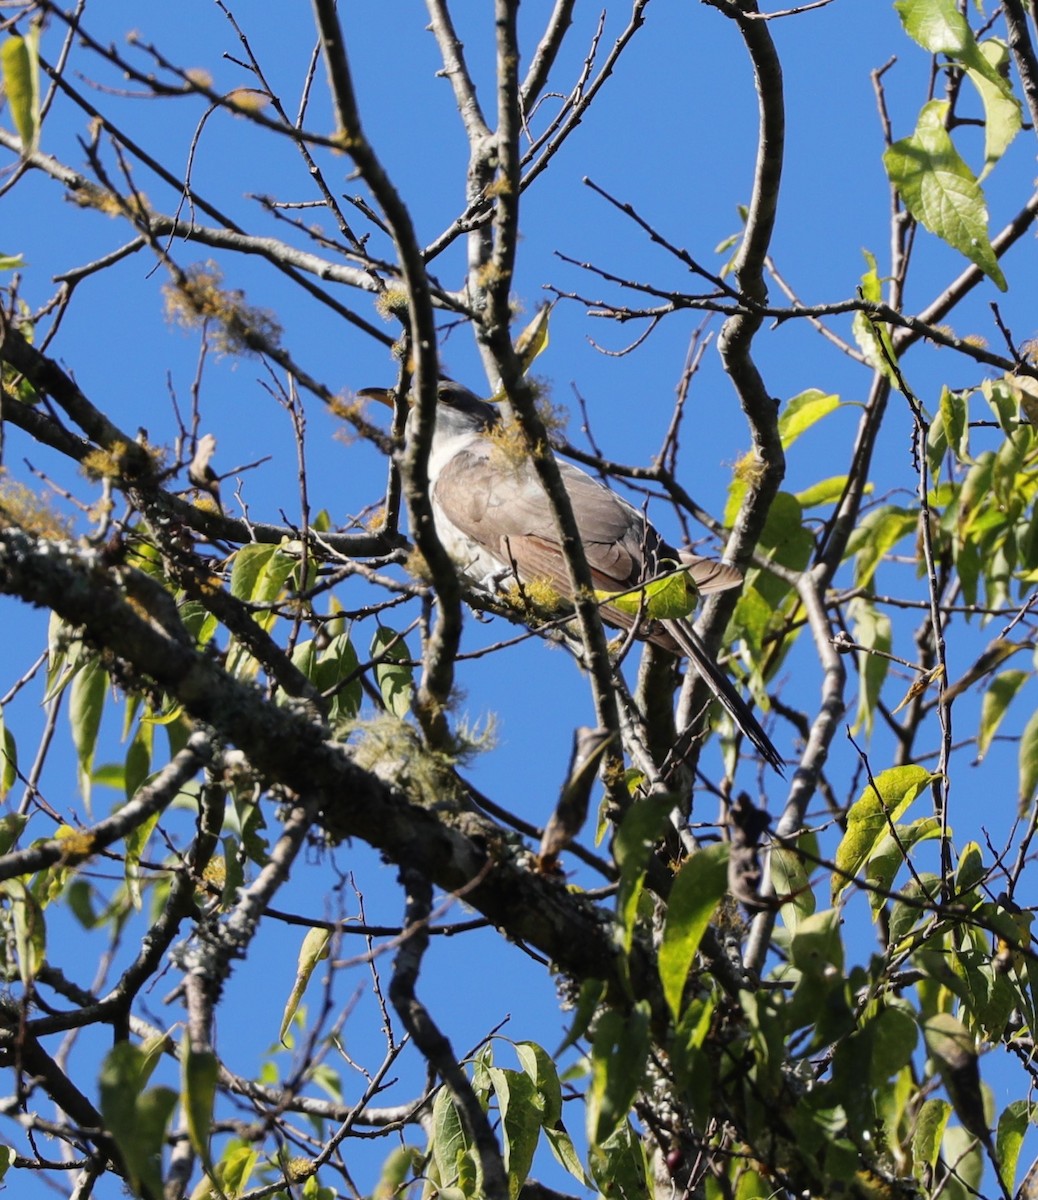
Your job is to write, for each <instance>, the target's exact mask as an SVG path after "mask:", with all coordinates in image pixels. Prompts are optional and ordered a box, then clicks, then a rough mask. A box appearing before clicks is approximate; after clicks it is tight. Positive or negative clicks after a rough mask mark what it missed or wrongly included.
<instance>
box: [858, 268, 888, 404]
mask: <svg viewBox="0 0 1038 1200" xmlns="http://www.w3.org/2000/svg"><path fill="white" fill-rule="evenodd" d="M862 255H863V256H864V258H865V262H866V264H867V268H868V269H867V270H866V271H865V274H864V275H862V277H861V282H860V284H859V290H860V291H861V298H862V299H863V300H867V301H869V302H870V303H872V304H880V303H882V300H883V285H882V283H881V281H880V278H879V273H878V271H877V270H876V257H875V255H874V254H872V253H871V251H869V250H863V251H862ZM851 330H852V332H853V333H854V340H855V341H856V342H857V343H858V346H859V347H860V348H861V352H862V353H863V354H864V355H865V360H866V361H867V362H868V364H869V366H870V367H871V368H872V369H873V370H874V371H879V372H881V373H882V374H883V375H885V376H886V377H887V379H889V380H890V382H891V383H894V384H896V383H897V379H896V376H895V374H894V365H896V364H897V356H896V355H895V353H894V344H893V342H892V341H891V340H890V330H889V329H888V328H887V326H886V325H884V324H882V322H880V321H877V320H875V319H874V318H873V317H871V316H870V315H869V314H868V313H865V312H856V313H855V314H854V320H853V321H852V323H851ZM892 364H893V365H892Z"/></svg>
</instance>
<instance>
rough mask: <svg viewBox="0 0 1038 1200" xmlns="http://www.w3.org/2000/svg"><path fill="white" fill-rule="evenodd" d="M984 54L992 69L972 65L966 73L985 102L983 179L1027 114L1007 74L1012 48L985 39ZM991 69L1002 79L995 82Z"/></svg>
mask: <svg viewBox="0 0 1038 1200" xmlns="http://www.w3.org/2000/svg"><path fill="white" fill-rule="evenodd" d="M980 53H981V55H982V56H983V59H984V61H985V62H986V63H987V64H988V66H989V67H990V68H991V71H983V70H978V69H977V68H976V67H972V66H971V67H970V68H969V69H968V70H967V72H966V74H967V75H968V76H969V79H970V82H971V83H972V84H973V86H974V87H975V88H976V89H977V91H978V92H979V94H980V99H981V102H982V103H983V105H984V169H983V170H982V171H981V173H980V178H981V179H983V178H984V177H985V176H986V175H987V174H988V172H989V171H990V170H991V169H992V167H994V165H995V164H996V163H997V162H998V160H999V159H1000V158H1001V157H1002V155H1003V154H1005V152H1006V150H1008V149H1009V145H1010V143H1011V142H1012V141H1013V139H1014V138H1015V137H1016V135H1017V134H1018V133H1019V132H1020V130H1021V129H1022V128H1023V114H1022V112H1021V108H1020V101H1019V100H1018V99H1017V98H1016V97H1015V96H1014V95H1013V93H1012V89H1011V88H1010V87H1009V82H1008V79H1007V78H1006V76H1005V75H1003V72H1004V71H1008V67H1009V48H1008V47H1007V46H1006V44H1005V42H1002V41H999V40H998V39H997V38H991V39H990V40H989V41H986V42H981V44H980ZM991 72H994V76H995V77H996V78H997V79H998V82H997V83H995V82H993V79H992V74H991Z"/></svg>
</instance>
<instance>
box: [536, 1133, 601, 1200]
mask: <svg viewBox="0 0 1038 1200" xmlns="http://www.w3.org/2000/svg"><path fill="white" fill-rule="evenodd" d="M544 1136H545V1137H546V1138H547V1140H548V1145H549V1146H550V1147H551V1152H552V1154H554V1155H555V1159H556V1161H557V1162H558V1163H559V1165H560V1166H562V1167H564V1168H565V1169H566V1170H567V1171H568V1172H569V1173H570V1174H571V1175H572V1176H573V1178H574V1179H576V1180H577V1181H578V1183H580V1184H582V1185H583V1186H584V1187H589V1186H590V1185H589V1183H588V1179H587V1175H586V1174H585V1173H584V1164H583V1163H582V1162H581V1161H580V1155H578V1154H577V1149H576V1147H575V1146H574V1145H573V1139H572V1138H571V1137H570V1135H569V1134H568V1133H567V1132H566V1128H565V1126H564V1125H562V1124H559V1125H557V1126H556V1127H555V1128H554V1129H545V1131H544Z"/></svg>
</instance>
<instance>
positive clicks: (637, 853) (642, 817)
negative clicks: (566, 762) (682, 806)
mask: <svg viewBox="0 0 1038 1200" xmlns="http://www.w3.org/2000/svg"><path fill="white" fill-rule="evenodd" d="M674 803H675V801H674V797H673V796H671V795H669V794H667V795H663V796H649V797H646V799H644V800H638V801H637V802H636V803H634V804H632V805H631V807H630V808H629V809H628V810H627V812H626V813H625V814H624V819H623V821H622V822H621V824H620V828H619V829H618V830H617V833H616V839H615V841H614V843H613V854H614V856H615V858H616V865H617V866H618V867H619V869H620V885H619V888H618V889H617V895H616V914H617V917H618V919H619V923H620V933H621V944H622V945H623V948H624V951H625V952H627V951H629V950H630V948H631V938H632V937H633V934H634V923H635V919H636V917H637V915H638V900H639V898H640V897H641V894H642V884H643V883H644V880H645V870H646V867H647V866H648V864H649V856H650V855H651V853H652V848H653V846H654V845H655V844H656V841H657V840H658V838H659V836H660V834H661V833H662V831H663V829H664V826H665V825H666V823H667V818H668V817H669V816H670V814H671V812H672V811H673V809H674Z"/></svg>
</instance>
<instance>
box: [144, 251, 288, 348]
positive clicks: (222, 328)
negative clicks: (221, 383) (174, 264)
mask: <svg viewBox="0 0 1038 1200" xmlns="http://www.w3.org/2000/svg"><path fill="white" fill-rule="evenodd" d="M222 284H223V273H222V272H221V270H220V268H219V267H218V266H217V265H216V263H214V262H205V263H195V264H194V265H193V266H191V267H188V269H187V270H186V271H184V272H182V273H181V274H180V275H179V276H178V278H177V279H175V280H174V281H173V282H171V283H167V284H166V285H165V286H164V287H163V289H162V292H163V296H164V298H165V302H166V316H167V318H168V319H169V320H171V321H176V322H178V323H179V324H181V325H183V326H184V327H185V328H186V329H194V328H197V327H198V326H201V325H211V326H212V327H213V329H214V330H215V340H216V346H217V349H219V350H220V351H221V352H222V353H224V354H259V353H262V352H264V351H267V350H270V349H274V348H275V347H277V345H278V344H279V342H280V341H281V327H280V325H278V323H277V321H276V320H275V319H274V317H273V316H272V315H271V314H270V313H269V312H267V310H266V309H262V308H253V307H252V306H251V305H248V304H246V303H245V293H244V292H243V291H242V290H241V289H240V288H233V289H227V288H224V287H222V286H221V285H222Z"/></svg>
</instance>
